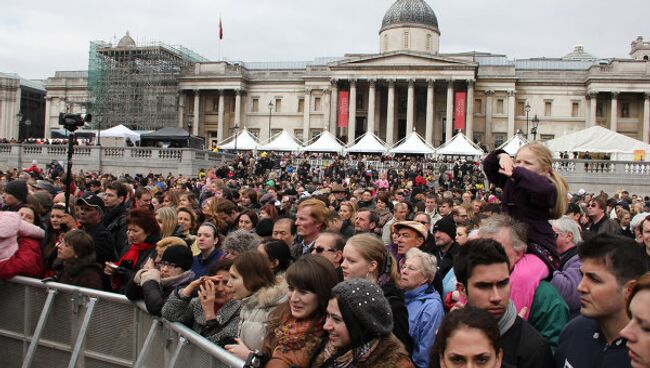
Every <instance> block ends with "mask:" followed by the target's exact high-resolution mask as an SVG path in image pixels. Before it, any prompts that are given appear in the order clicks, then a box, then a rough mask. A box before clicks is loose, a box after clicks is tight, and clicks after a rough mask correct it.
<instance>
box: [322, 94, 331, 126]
mask: <svg viewBox="0 0 650 368" xmlns="http://www.w3.org/2000/svg"><path fill="white" fill-rule="evenodd" d="M330 92H331V90H330V88H328V87H326V88H324V89H323V97H322V98H323V100H322V102H321V106H322V107H321V108H322V109H323V131H325V130H329V128H330V116H331V113H332V112H331V111H330V106H331V104H332V97H331V95H330Z"/></svg>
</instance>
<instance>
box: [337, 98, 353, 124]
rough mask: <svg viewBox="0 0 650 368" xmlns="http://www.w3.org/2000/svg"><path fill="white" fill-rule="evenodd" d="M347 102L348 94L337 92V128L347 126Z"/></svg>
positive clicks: (348, 99)
mask: <svg viewBox="0 0 650 368" xmlns="http://www.w3.org/2000/svg"><path fill="white" fill-rule="evenodd" d="M349 101H350V92H349V91H339V119H338V121H339V123H338V127H339V128H345V127H347V126H348V116H349V109H348V108H349Z"/></svg>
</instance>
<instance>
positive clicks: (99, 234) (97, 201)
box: [64, 194, 117, 265]
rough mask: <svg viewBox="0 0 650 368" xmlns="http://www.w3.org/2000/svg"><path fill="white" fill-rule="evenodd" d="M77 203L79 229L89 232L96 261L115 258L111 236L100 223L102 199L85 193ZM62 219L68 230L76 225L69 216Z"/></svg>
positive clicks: (106, 260)
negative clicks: (93, 245)
mask: <svg viewBox="0 0 650 368" xmlns="http://www.w3.org/2000/svg"><path fill="white" fill-rule="evenodd" d="M77 205H78V206H79V213H78V218H79V223H80V224H81V230H84V231H85V232H87V233H88V234H90V236H91V237H92V238H93V241H94V243H95V254H96V255H97V263H99V264H101V265H103V264H104V262H114V261H115V260H117V253H116V251H115V245H114V243H113V236H112V235H111V233H110V232H109V231H108V230H106V228H105V227H104V224H103V223H102V217H103V215H104V201H103V200H102V199H101V198H99V197H98V196H96V195H94V194H86V195H84V196H83V197H81V198H79V199H78V200H77ZM64 221H65V225H66V226H67V227H68V229H69V230H71V229H73V228H75V227H76V224H75V223H74V219H73V218H72V217H71V216H69V215H68V216H66V217H65V218H64Z"/></svg>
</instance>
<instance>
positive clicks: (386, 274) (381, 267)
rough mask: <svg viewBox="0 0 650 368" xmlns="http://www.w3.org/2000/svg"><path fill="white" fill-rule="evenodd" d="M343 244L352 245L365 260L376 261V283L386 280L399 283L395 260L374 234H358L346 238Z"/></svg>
mask: <svg viewBox="0 0 650 368" xmlns="http://www.w3.org/2000/svg"><path fill="white" fill-rule="evenodd" d="M345 246H346V247H348V246H351V247H354V249H355V250H356V251H357V252H358V253H359V255H361V257H362V258H363V259H365V260H366V261H367V262H372V261H375V262H377V271H376V274H377V283H378V284H379V285H382V284H385V283H386V282H387V281H388V280H391V281H393V283H395V285H399V271H398V269H397V261H396V260H395V258H394V257H393V255H392V254H390V253H389V252H388V250H386V247H384V243H383V242H382V241H381V239H379V238H378V237H377V236H376V235H373V234H368V233H365V234H358V235H355V236H353V237H351V238H350V239H348V241H347V243H345Z"/></svg>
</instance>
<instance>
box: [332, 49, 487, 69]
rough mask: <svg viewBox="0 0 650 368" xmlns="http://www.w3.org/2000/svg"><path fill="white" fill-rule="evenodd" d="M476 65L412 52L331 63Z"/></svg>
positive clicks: (354, 65) (338, 65) (355, 65)
mask: <svg viewBox="0 0 650 368" xmlns="http://www.w3.org/2000/svg"><path fill="white" fill-rule="evenodd" d="M386 66H390V67H400V66H408V67H429V68H445V67H476V66H477V64H476V63H474V62H472V61H468V60H463V59H456V58H448V57H442V56H434V55H421V54H414V53H401V52H400V53H391V54H377V55H368V56H362V57H353V58H348V59H346V60H342V61H339V62H337V63H335V65H333V67H335V68H343V69H344V68H346V67H350V68H355V69H358V68H363V67H368V68H372V67H386Z"/></svg>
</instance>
